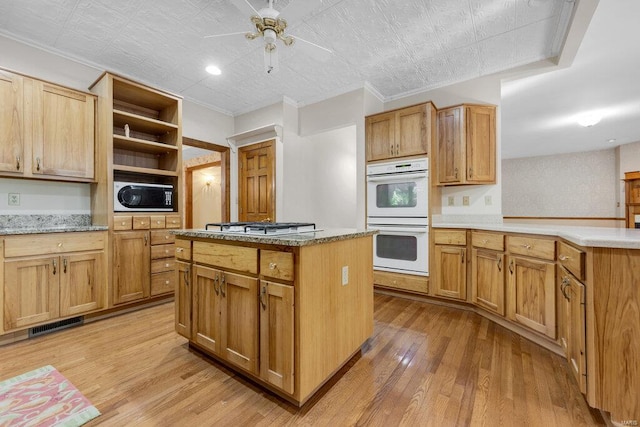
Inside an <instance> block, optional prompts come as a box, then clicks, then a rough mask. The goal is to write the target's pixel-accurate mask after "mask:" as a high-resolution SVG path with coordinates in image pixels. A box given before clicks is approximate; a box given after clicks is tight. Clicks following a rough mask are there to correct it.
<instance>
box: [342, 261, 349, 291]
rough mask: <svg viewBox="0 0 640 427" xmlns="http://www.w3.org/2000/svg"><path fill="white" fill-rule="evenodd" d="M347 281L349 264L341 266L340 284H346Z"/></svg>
mask: <svg viewBox="0 0 640 427" xmlns="http://www.w3.org/2000/svg"><path fill="white" fill-rule="evenodd" d="M348 283H349V266H348V265H345V266H344V267H342V286H346V285H347V284H348Z"/></svg>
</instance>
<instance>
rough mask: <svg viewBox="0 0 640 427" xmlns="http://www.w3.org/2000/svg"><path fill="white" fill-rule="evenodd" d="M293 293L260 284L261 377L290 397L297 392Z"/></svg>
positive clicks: (287, 288)
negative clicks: (294, 380)
mask: <svg viewBox="0 0 640 427" xmlns="http://www.w3.org/2000/svg"><path fill="white" fill-rule="evenodd" d="M293 289H294V288H293V286H289V285H283V284H280V283H274V282H268V281H262V282H261V283H260V377H261V378H262V379H263V380H264V381H266V382H268V383H269V384H271V385H273V386H275V387H278V388H280V389H282V390H284V391H285V392H287V393H289V394H292V393H293V390H294V383H293V379H294V378H293V373H294V362H293V361H294V329H293V328H294V317H293V315H294V313H293V303H294V299H293V298H294V291H293Z"/></svg>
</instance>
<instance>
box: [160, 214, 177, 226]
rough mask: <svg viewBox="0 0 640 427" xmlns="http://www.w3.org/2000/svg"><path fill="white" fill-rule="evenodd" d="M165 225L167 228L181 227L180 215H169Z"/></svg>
mask: <svg viewBox="0 0 640 427" xmlns="http://www.w3.org/2000/svg"><path fill="white" fill-rule="evenodd" d="M164 226H165V228H180V215H167V216H166V217H165V225H164Z"/></svg>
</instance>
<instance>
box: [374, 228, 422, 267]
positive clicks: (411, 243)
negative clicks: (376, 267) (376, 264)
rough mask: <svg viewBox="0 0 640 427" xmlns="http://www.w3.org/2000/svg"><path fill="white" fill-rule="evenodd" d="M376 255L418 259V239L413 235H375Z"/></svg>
mask: <svg viewBox="0 0 640 427" xmlns="http://www.w3.org/2000/svg"><path fill="white" fill-rule="evenodd" d="M376 256H377V257H378V258H389V259H397V260H402V261H416V260H417V259H418V239H417V238H416V237H415V236H394V235H390V234H378V235H377V236H376Z"/></svg>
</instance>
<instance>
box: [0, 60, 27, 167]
mask: <svg viewBox="0 0 640 427" xmlns="http://www.w3.org/2000/svg"><path fill="white" fill-rule="evenodd" d="M23 103H24V96H23V77H22V76H20V75H18V74H14V73H10V72H8V71H3V70H0V171H2V172H12V173H14V174H22V172H23V171H24V129H23V125H24V109H23Z"/></svg>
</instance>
